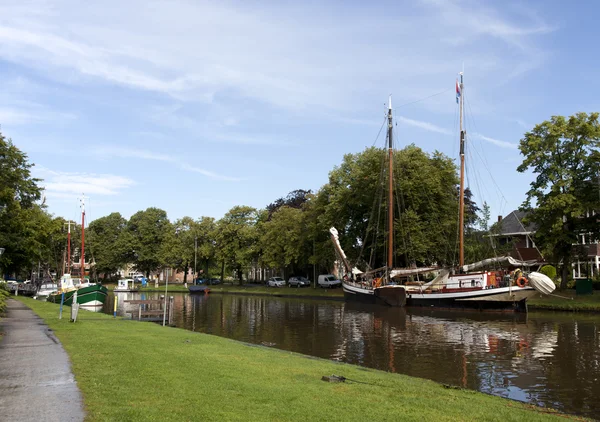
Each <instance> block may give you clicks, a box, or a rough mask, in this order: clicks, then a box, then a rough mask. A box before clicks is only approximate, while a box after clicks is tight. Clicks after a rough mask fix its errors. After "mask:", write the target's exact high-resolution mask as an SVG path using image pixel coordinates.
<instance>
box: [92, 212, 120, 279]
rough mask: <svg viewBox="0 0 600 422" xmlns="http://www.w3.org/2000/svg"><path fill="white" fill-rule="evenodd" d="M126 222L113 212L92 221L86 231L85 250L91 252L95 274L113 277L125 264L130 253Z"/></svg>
mask: <svg viewBox="0 0 600 422" xmlns="http://www.w3.org/2000/svg"><path fill="white" fill-rule="evenodd" d="M126 228H127V220H126V219H124V218H123V217H122V216H121V214H120V213H118V212H113V213H111V214H109V215H107V216H105V217H101V218H98V219H96V220H94V221H92V222H91V223H90V225H89V227H88V229H86V243H88V245H89V246H86V250H88V248H89V251H90V252H91V254H92V256H93V258H94V260H95V262H96V267H95V270H96V272H98V273H100V274H103V275H104V278H105V279H106V277H110V276H112V275H114V274H115V273H116V272H117V271H118V270H119V269H120V268H121V267H122V266H123V265H125V264H126V263H127V257H128V253H129V252H131V251H130V250H129V249H130V245H129V242H128V241H127V236H126V235H125V233H124V232H125V229H126Z"/></svg>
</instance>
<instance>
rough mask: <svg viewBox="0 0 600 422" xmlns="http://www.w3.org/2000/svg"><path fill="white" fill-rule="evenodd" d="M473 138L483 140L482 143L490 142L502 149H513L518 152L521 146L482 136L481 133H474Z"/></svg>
mask: <svg viewBox="0 0 600 422" xmlns="http://www.w3.org/2000/svg"><path fill="white" fill-rule="evenodd" d="M473 136H474V137H475V138H477V139H481V140H482V141H486V142H489V143H490V144H494V145H496V146H498V147H501V148H507V149H513V150H516V149H518V148H519V145H517V144H515V143H512V142H506V141H501V140H499V139H494V138H490V137H489V136H485V135H482V134H480V133H474V134H473Z"/></svg>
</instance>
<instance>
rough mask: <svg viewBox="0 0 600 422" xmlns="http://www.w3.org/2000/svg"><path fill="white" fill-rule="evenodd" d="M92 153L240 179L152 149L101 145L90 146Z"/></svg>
mask: <svg viewBox="0 0 600 422" xmlns="http://www.w3.org/2000/svg"><path fill="white" fill-rule="evenodd" d="M92 151H93V154H94V155H96V156H100V157H102V156H104V157H116V158H139V159H143V160H152V161H163V162H168V163H172V164H174V165H176V166H177V167H179V168H180V169H181V170H185V171H191V172H194V173H199V174H202V175H204V176H206V177H209V178H211V179H215V180H225V181H230V182H237V181H240V180H242V179H240V178H237V177H232V176H226V175H223V174H219V173H215V172H212V171H210V170H206V169H203V168H200V167H196V166H192V165H190V164H188V163H186V162H185V161H183V159H181V158H179V157H176V156H173V155H170V154H164V153H155V152H152V151H148V150H144V149H140V148H135V149H133V148H125V147H117V146H101V147H94V148H92Z"/></svg>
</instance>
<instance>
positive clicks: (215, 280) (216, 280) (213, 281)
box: [206, 278, 221, 285]
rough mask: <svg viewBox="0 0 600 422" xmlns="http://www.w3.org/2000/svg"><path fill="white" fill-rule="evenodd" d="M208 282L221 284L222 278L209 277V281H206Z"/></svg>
mask: <svg viewBox="0 0 600 422" xmlns="http://www.w3.org/2000/svg"><path fill="white" fill-rule="evenodd" d="M206 284H212V285H214V284H221V279H220V278H209V279H208V281H207V282H206Z"/></svg>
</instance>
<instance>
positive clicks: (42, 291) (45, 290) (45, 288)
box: [36, 282, 58, 299]
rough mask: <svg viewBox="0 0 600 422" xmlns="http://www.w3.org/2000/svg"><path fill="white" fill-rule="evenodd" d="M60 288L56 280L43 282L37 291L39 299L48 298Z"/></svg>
mask: <svg viewBox="0 0 600 422" xmlns="http://www.w3.org/2000/svg"><path fill="white" fill-rule="evenodd" d="M57 290H58V285H57V284H56V283H54V282H49V283H43V284H42V285H41V286H40V288H39V289H38V291H37V293H36V297H37V298H38V299H41V298H44V299H45V298H47V297H48V296H50V295H51V294H52V293H54V292H55V291H57Z"/></svg>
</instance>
